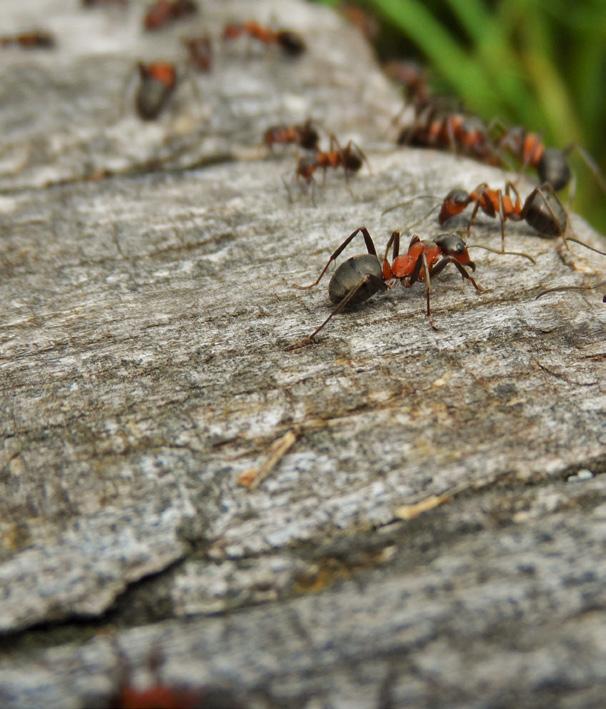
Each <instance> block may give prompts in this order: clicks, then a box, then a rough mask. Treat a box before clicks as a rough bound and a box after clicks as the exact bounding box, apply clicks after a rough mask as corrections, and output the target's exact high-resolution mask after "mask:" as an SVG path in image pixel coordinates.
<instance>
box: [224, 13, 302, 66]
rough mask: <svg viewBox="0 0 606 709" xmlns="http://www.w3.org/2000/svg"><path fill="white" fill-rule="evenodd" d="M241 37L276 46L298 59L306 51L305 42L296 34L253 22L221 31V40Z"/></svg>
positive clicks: (234, 24) (232, 25)
mask: <svg viewBox="0 0 606 709" xmlns="http://www.w3.org/2000/svg"><path fill="white" fill-rule="evenodd" d="M242 35H248V36H249V37H252V38H253V39H256V40H258V41H259V42H261V43H263V44H267V45H271V44H276V45H278V46H279V47H280V48H281V49H282V50H283V51H284V52H285V53H286V54H289V55H290V56H291V57H298V56H299V55H300V54H302V53H303V52H304V51H305V49H306V46H305V42H304V41H303V39H302V37H301V36H300V35H298V34H297V33H296V32H291V31H290V30H272V29H270V28H269V27H264V26H263V25H261V24H259V23H258V22H255V21H254V20H248V21H246V22H242V23H232V24H228V25H225V27H224V29H223V39H224V40H226V41H231V40H234V39H237V38H238V37H241V36H242Z"/></svg>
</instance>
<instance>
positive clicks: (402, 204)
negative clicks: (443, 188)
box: [381, 194, 442, 216]
mask: <svg viewBox="0 0 606 709" xmlns="http://www.w3.org/2000/svg"><path fill="white" fill-rule="evenodd" d="M418 199H435V200H437V204H436V205H435V206H433V207H432V208H431V212H433V211H434V210H435V209H437V208H438V207H439V206H440V205H441V204H442V200H440V199H439V197H436V195H435V194H417V195H415V196H414V197H411V198H410V199H405V200H404V201H403V202H398V203H397V204H394V205H392V206H391V207H387V209H384V210H383V211H382V212H381V216H383V215H384V214H388V213H389V212H393V210H394V209H397V208H398V207H406V206H407V205H408V204H412V203H413V202H416V200H418ZM431 212H429V213H428V214H427V215H426V216H429V215H430V214H431Z"/></svg>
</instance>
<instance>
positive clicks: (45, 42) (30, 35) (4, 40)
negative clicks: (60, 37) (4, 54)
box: [0, 30, 55, 49]
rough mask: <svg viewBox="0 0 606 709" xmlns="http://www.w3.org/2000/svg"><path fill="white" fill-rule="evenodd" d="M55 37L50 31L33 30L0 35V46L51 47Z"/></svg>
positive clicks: (53, 44) (22, 47)
mask: <svg viewBox="0 0 606 709" xmlns="http://www.w3.org/2000/svg"><path fill="white" fill-rule="evenodd" d="M54 46H55V38H54V37H53V35H52V34H50V32H44V31H43V30H34V31H33V32H24V33H23V34H16V35H5V36H4V37H0V47H21V49H52V48H53V47H54Z"/></svg>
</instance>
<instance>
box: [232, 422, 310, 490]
mask: <svg viewBox="0 0 606 709" xmlns="http://www.w3.org/2000/svg"><path fill="white" fill-rule="evenodd" d="M297 437H298V432H296V431H288V433H286V434H285V435H284V436H282V437H281V438H278V439H277V440H276V441H274V442H273V443H272V445H271V448H270V449H269V458H268V459H267V460H266V461H265V463H264V464H263V465H260V466H259V467H258V468H248V470H245V471H244V472H242V473H241V474H240V475H239V476H238V485H242V486H243V487H245V488H248V489H249V490H256V488H258V487H259V485H260V484H261V483H262V482H263V481H264V480H265V478H266V477H268V475H269V474H270V473H271V471H272V470H273V469H274V468H275V467H276V465H277V464H278V463H279V462H280V461H281V460H282V458H283V457H284V456H285V455H286V453H288V451H289V450H290V449H291V448H292V446H293V445H294V443H295V441H296V440H297Z"/></svg>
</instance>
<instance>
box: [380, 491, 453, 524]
mask: <svg viewBox="0 0 606 709" xmlns="http://www.w3.org/2000/svg"><path fill="white" fill-rule="evenodd" d="M451 498H452V495H430V496H429V497H426V498H425V499H424V500H421V501H420V502H416V503H415V504H414V505H402V507H398V508H397V509H396V510H394V517H396V519H415V518H416V517H418V516H419V515H422V514H423V513H424V512H428V511H429V510H433V509H434V507H439V506H440V505H443V504H444V503H445V502H448V501H449V500H450V499H451Z"/></svg>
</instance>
